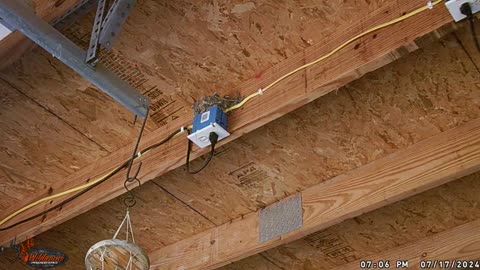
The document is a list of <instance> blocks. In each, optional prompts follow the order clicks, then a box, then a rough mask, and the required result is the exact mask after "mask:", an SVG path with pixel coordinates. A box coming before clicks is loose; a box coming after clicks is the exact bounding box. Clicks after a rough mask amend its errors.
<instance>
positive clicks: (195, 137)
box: [188, 105, 230, 148]
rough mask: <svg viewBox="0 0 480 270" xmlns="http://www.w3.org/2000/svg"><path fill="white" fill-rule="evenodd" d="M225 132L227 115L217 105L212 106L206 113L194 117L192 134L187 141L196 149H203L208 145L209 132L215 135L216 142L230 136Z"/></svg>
mask: <svg viewBox="0 0 480 270" xmlns="http://www.w3.org/2000/svg"><path fill="white" fill-rule="evenodd" d="M227 130H228V118H227V114H225V113H224V112H223V111H222V109H220V107H218V105H214V106H213V107H211V108H210V109H209V110H208V111H206V112H204V113H200V114H197V115H195V118H194V119H193V130H192V134H190V135H188V139H190V140H191V141H192V142H194V143H195V144H196V145H197V146H198V147H200V148H205V147H207V146H209V145H210V140H209V135H210V132H215V133H217V135H218V141H220V140H223V139H224V138H226V137H228V136H230V133H228V131H227Z"/></svg>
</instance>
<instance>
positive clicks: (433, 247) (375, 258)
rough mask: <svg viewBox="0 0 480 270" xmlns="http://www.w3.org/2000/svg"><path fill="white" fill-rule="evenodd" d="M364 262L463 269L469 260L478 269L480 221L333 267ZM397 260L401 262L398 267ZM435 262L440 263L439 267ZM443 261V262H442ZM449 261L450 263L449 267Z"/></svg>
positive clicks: (345, 269) (352, 267)
mask: <svg viewBox="0 0 480 270" xmlns="http://www.w3.org/2000/svg"><path fill="white" fill-rule="evenodd" d="M361 261H364V262H365V261H366V262H372V263H378V262H379V261H382V262H383V263H385V262H386V261H388V262H389V263H390V265H391V266H390V267H391V269H394V268H395V269H425V268H431V269H434V268H438V269H443V268H462V267H463V264H464V262H467V267H464V268H472V269H476V268H477V267H478V265H479V264H480V220H475V221H471V222H469V223H466V224H463V225H461V226H458V227H455V228H453V229H450V230H446V231H444V232H441V233H438V234H435V235H432V236H430V237H427V238H424V239H421V240H419V241H417V242H414V243H410V244H407V245H403V246H400V247H397V248H394V249H392V250H388V251H386V252H383V253H380V254H376V255H372V256H368V257H365V258H362V259H360V260H357V261H353V262H351V263H348V264H346V265H342V266H340V267H337V268H334V269H333V270H357V269H359V268H360V263H361ZM455 261H456V262H457V263H460V265H457V263H454V265H453V266H452V263H453V262H455ZM469 261H471V264H470V263H469ZM397 262H399V264H398V267H397ZM401 262H407V263H408V267H400V266H401V265H402V264H400V263H401ZM434 263H437V265H436V267H434V265H433V264H434ZM439 263H442V265H438V264H439ZM446 264H448V265H449V266H448V267H447V265H446ZM403 265H405V264H403ZM470 265H471V266H470ZM442 266H443V267H442Z"/></svg>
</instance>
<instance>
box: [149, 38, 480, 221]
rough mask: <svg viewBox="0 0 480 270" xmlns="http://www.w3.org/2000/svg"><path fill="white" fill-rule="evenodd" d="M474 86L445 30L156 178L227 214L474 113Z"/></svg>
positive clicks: (201, 206)
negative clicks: (211, 155)
mask: <svg viewBox="0 0 480 270" xmlns="http://www.w3.org/2000/svg"><path fill="white" fill-rule="evenodd" d="M479 86H480V75H479V73H478V71H477V70H476V68H475V66H474V65H473V64H472V62H471V60H470V59H469V58H468V56H467V54H466V53H465V51H464V50H463V48H462V47H461V45H460V44H459V43H458V41H457V40H456V39H455V38H454V37H453V36H449V37H448V38H446V39H445V40H442V41H441V42H437V43H435V44H432V45H431V46H428V47H427V48H425V49H423V50H420V51H418V52H416V53H413V54H411V55H409V56H406V57H405V58H403V59H401V60H399V61H398V62H395V63H393V64H391V65H388V66H386V67H384V68H382V69H380V70H378V71H376V72H372V73H370V74H367V75H365V77H364V78H362V79H360V80H358V81H356V82H354V83H351V84H349V85H348V86H346V87H344V88H342V89H340V90H339V91H337V92H335V93H331V94H328V95H327V96H324V97H322V98H321V99H319V100H317V101H314V102H313V103H311V104H309V105H306V106H304V107H302V108H300V109H298V110H296V111H294V112H293V113H290V114H288V115H286V116H284V117H282V118H281V119H279V120H277V121H274V122H272V123H270V124H268V125H266V126H265V127H262V128H260V129H258V130H255V131H253V132H252V133H250V134H248V135H246V136H245V137H242V138H240V139H238V140H236V141H234V142H232V143H230V144H228V145H227V146H225V147H223V148H221V149H219V150H218V152H217V157H216V158H215V159H214V161H213V162H212V164H211V165H210V166H209V167H208V168H207V169H206V170H205V171H204V172H202V173H200V174H198V175H195V176H192V175H189V174H187V173H186V172H185V170H183V169H178V170H175V171H173V172H172V173H169V174H166V175H165V176H162V177H159V178H158V179H156V180H155V182H156V183H158V184H159V185H161V186H163V187H164V188H165V189H167V190H168V191H169V192H171V193H173V194H175V196H177V197H178V198H180V199H181V200H183V201H185V202H187V203H188V204H189V205H191V206H192V207H193V208H195V209H197V210H198V211H200V212H201V213H203V214H204V215H205V216H207V217H208V218H209V219H211V220H212V221H213V222H215V223H216V224H221V223H224V222H228V221H229V220H230V219H233V218H236V217H238V216H240V215H242V214H246V213H249V212H251V211H254V210H256V209H258V208H262V207H264V206H265V205H269V204H271V203H273V202H275V201H276V200H279V199H281V198H283V197H285V196H286V195H288V194H292V193H294V192H296V191H297V190H301V189H304V188H306V187H309V186H312V185H314V184H317V183H319V182H322V181H325V180H327V179H329V178H332V177H334V176H336V175H339V174H342V173H346V172H348V171H350V170H352V169H354V168H356V167H359V166H362V165H364V164H367V163H369V162H371V161H373V160H376V159H378V158H380V157H383V156H385V155H387V154H389V153H393V152H395V151H396V150H398V149H401V148H405V147H407V146H409V145H412V144H413V143H415V142H418V141H420V140H423V139H426V138H428V137H430V136H432V135H435V134H438V133H440V132H442V131H445V130H447V129H450V128H453V127H456V126H458V125H460V124H462V123H464V122H466V121H468V120H471V119H474V118H477V117H479V116H480V106H479V105H480V91H479V88H480V87H479ZM194 164H195V163H194Z"/></svg>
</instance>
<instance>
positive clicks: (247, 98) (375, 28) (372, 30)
mask: <svg viewBox="0 0 480 270" xmlns="http://www.w3.org/2000/svg"><path fill="white" fill-rule="evenodd" d="M442 1H443V0H437V1H434V2H432V7H433V6H436V5H438V4H439V3H440V2H442ZM427 9H430V7H428V6H423V7H421V8H419V9H416V10H414V11H412V12H410V13H407V14H405V15H403V16H401V17H399V18H397V19H394V20H392V21H389V22H386V23H383V24H380V25H377V26H375V27H373V28H371V29H369V30H367V31H365V32H363V33H361V34H358V35H356V36H354V37H353V38H351V39H349V40H348V41H346V42H345V43H343V44H342V45H340V46H338V47H337V48H336V49H334V50H332V51H331V52H329V53H328V54H326V55H324V56H322V57H320V58H318V59H317V60H315V61H313V62H310V63H307V64H305V65H303V66H301V67H299V68H297V69H294V70H293V71H291V72H289V73H287V74H285V75H283V76H282V77H280V78H279V79H277V80H276V81H274V82H273V83H271V84H269V85H268V86H266V87H264V88H263V89H260V91H259V92H255V93H253V94H251V95H249V96H248V97H246V98H245V99H243V100H242V102H240V103H238V104H236V105H234V106H232V107H230V108H228V109H227V110H225V112H230V111H233V110H236V109H238V108H240V107H242V106H243V105H245V104H246V103H247V102H248V101H250V100H251V99H253V98H255V97H257V96H259V95H261V94H263V92H265V91H267V90H268V89H270V88H272V87H273V86H275V85H276V84H278V83H279V82H281V81H283V80H284V79H286V78H288V77H290V76H292V75H293V74H295V73H297V72H299V71H301V70H303V69H306V68H308V67H310V66H312V65H315V64H317V63H319V62H321V61H323V60H325V59H327V58H329V57H330V56H332V55H334V54H336V53H337V52H338V51H340V50H341V49H343V48H345V47H346V46H348V45H349V44H351V43H352V42H354V41H355V40H357V39H359V38H361V37H364V36H366V35H368V34H370V33H372V32H375V31H377V30H380V29H382V28H385V27H388V26H390V25H393V24H396V23H399V22H401V21H404V20H406V19H408V18H410V17H413V16H415V15H417V14H419V13H421V12H423V11H425V10H427Z"/></svg>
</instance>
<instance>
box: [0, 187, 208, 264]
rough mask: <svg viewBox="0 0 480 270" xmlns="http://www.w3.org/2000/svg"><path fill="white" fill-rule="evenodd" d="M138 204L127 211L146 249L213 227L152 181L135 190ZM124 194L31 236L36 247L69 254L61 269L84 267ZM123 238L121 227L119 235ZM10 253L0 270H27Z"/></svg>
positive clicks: (110, 230) (111, 226)
mask: <svg viewBox="0 0 480 270" xmlns="http://www.w3.org/2000/svg"><path fill="white" fill-rule="evenodd" d="M135 195H136V197H137V203H138V205H137V206H135V208H133V209H132V210H131V213H130V214H131V219H132V225H133V229H134V236H135V240H136V243H137V244H138V245H140V246H141V247H143V248H144V249H145V250H146V251H147V252H149V251H152V250H154V249H155V248H158V247H162V246H165V245H168V244H172V243H174V242H177V241H179V240H181V239H183V238H186V237H188V236H190V235H193V234H195V233H199V232H201V231H204V230H206V229H208V228H210V227H212V226H213V224H212V223H210V222H209V221H208V220H206V219H205V218H203V217H202V216H201V215H199V214H197V213H195V212H194V211H192V210H191V209H189V208H188V207H187V206H186V205H185V204H183V203H182V202H180V201H178V200H176V199H175V198H174V197H173V196H171V195H170V194H168V193H166V192H165V191H163V190H162V189H161V188H159V187H158V186H156V185H155V184H154V183H146V184H145V185H144V186H143V187H142V189H139V190H138V192H136V193H135ZM124 198H125V195H124V196H120V197H118V198H116V199H114V200H112V201H109V202H108V203H105V204H103V205H101V206H99V207H97V208H94V209H93V210H91V211H89V212H87V213H85V214H82V215H80V216H78V217H76V218H75V219H72V220H70V221H67V222H65V223H63V224H62V225H60V226H58V227H55V228H54V229H53V230H51V231H48V232H47V233H43V234H41V235H39V236H38V237H35V239H34V240H35V244H36V246H37V247H44V248H54V249H57V250H61V251H63V252H65V253H66V254H67V255H68V257H69V262H68V265H67V267H65V268H64V269H73V270H78V269H84V268H85V264H84V259H85V254H86V252H87V250H88V249H89V248H90V247H91V246H92V245H93V244H95V243H97V242H99V241H100V240H103V239H111V238H112V237H113V235H114V234H115V231H116V230H117V228H118V226H119V225H120V223H121V221H122V219H123V218H124V216H125V206H124V205H123V199H124ZM119 238H120V239H125V227H124V228H123V230H122V231H121V233H120V235H119ZM13 258H14V254H13V253H12V252H9V253H6V254H5V255H0V269H1V270H11V269H30V268H27V267H25V266H23V265H22V264H21V263H19V262H16V263H14V264H11V263H10V262H9V261H8V259H13Z"/></svg>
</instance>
